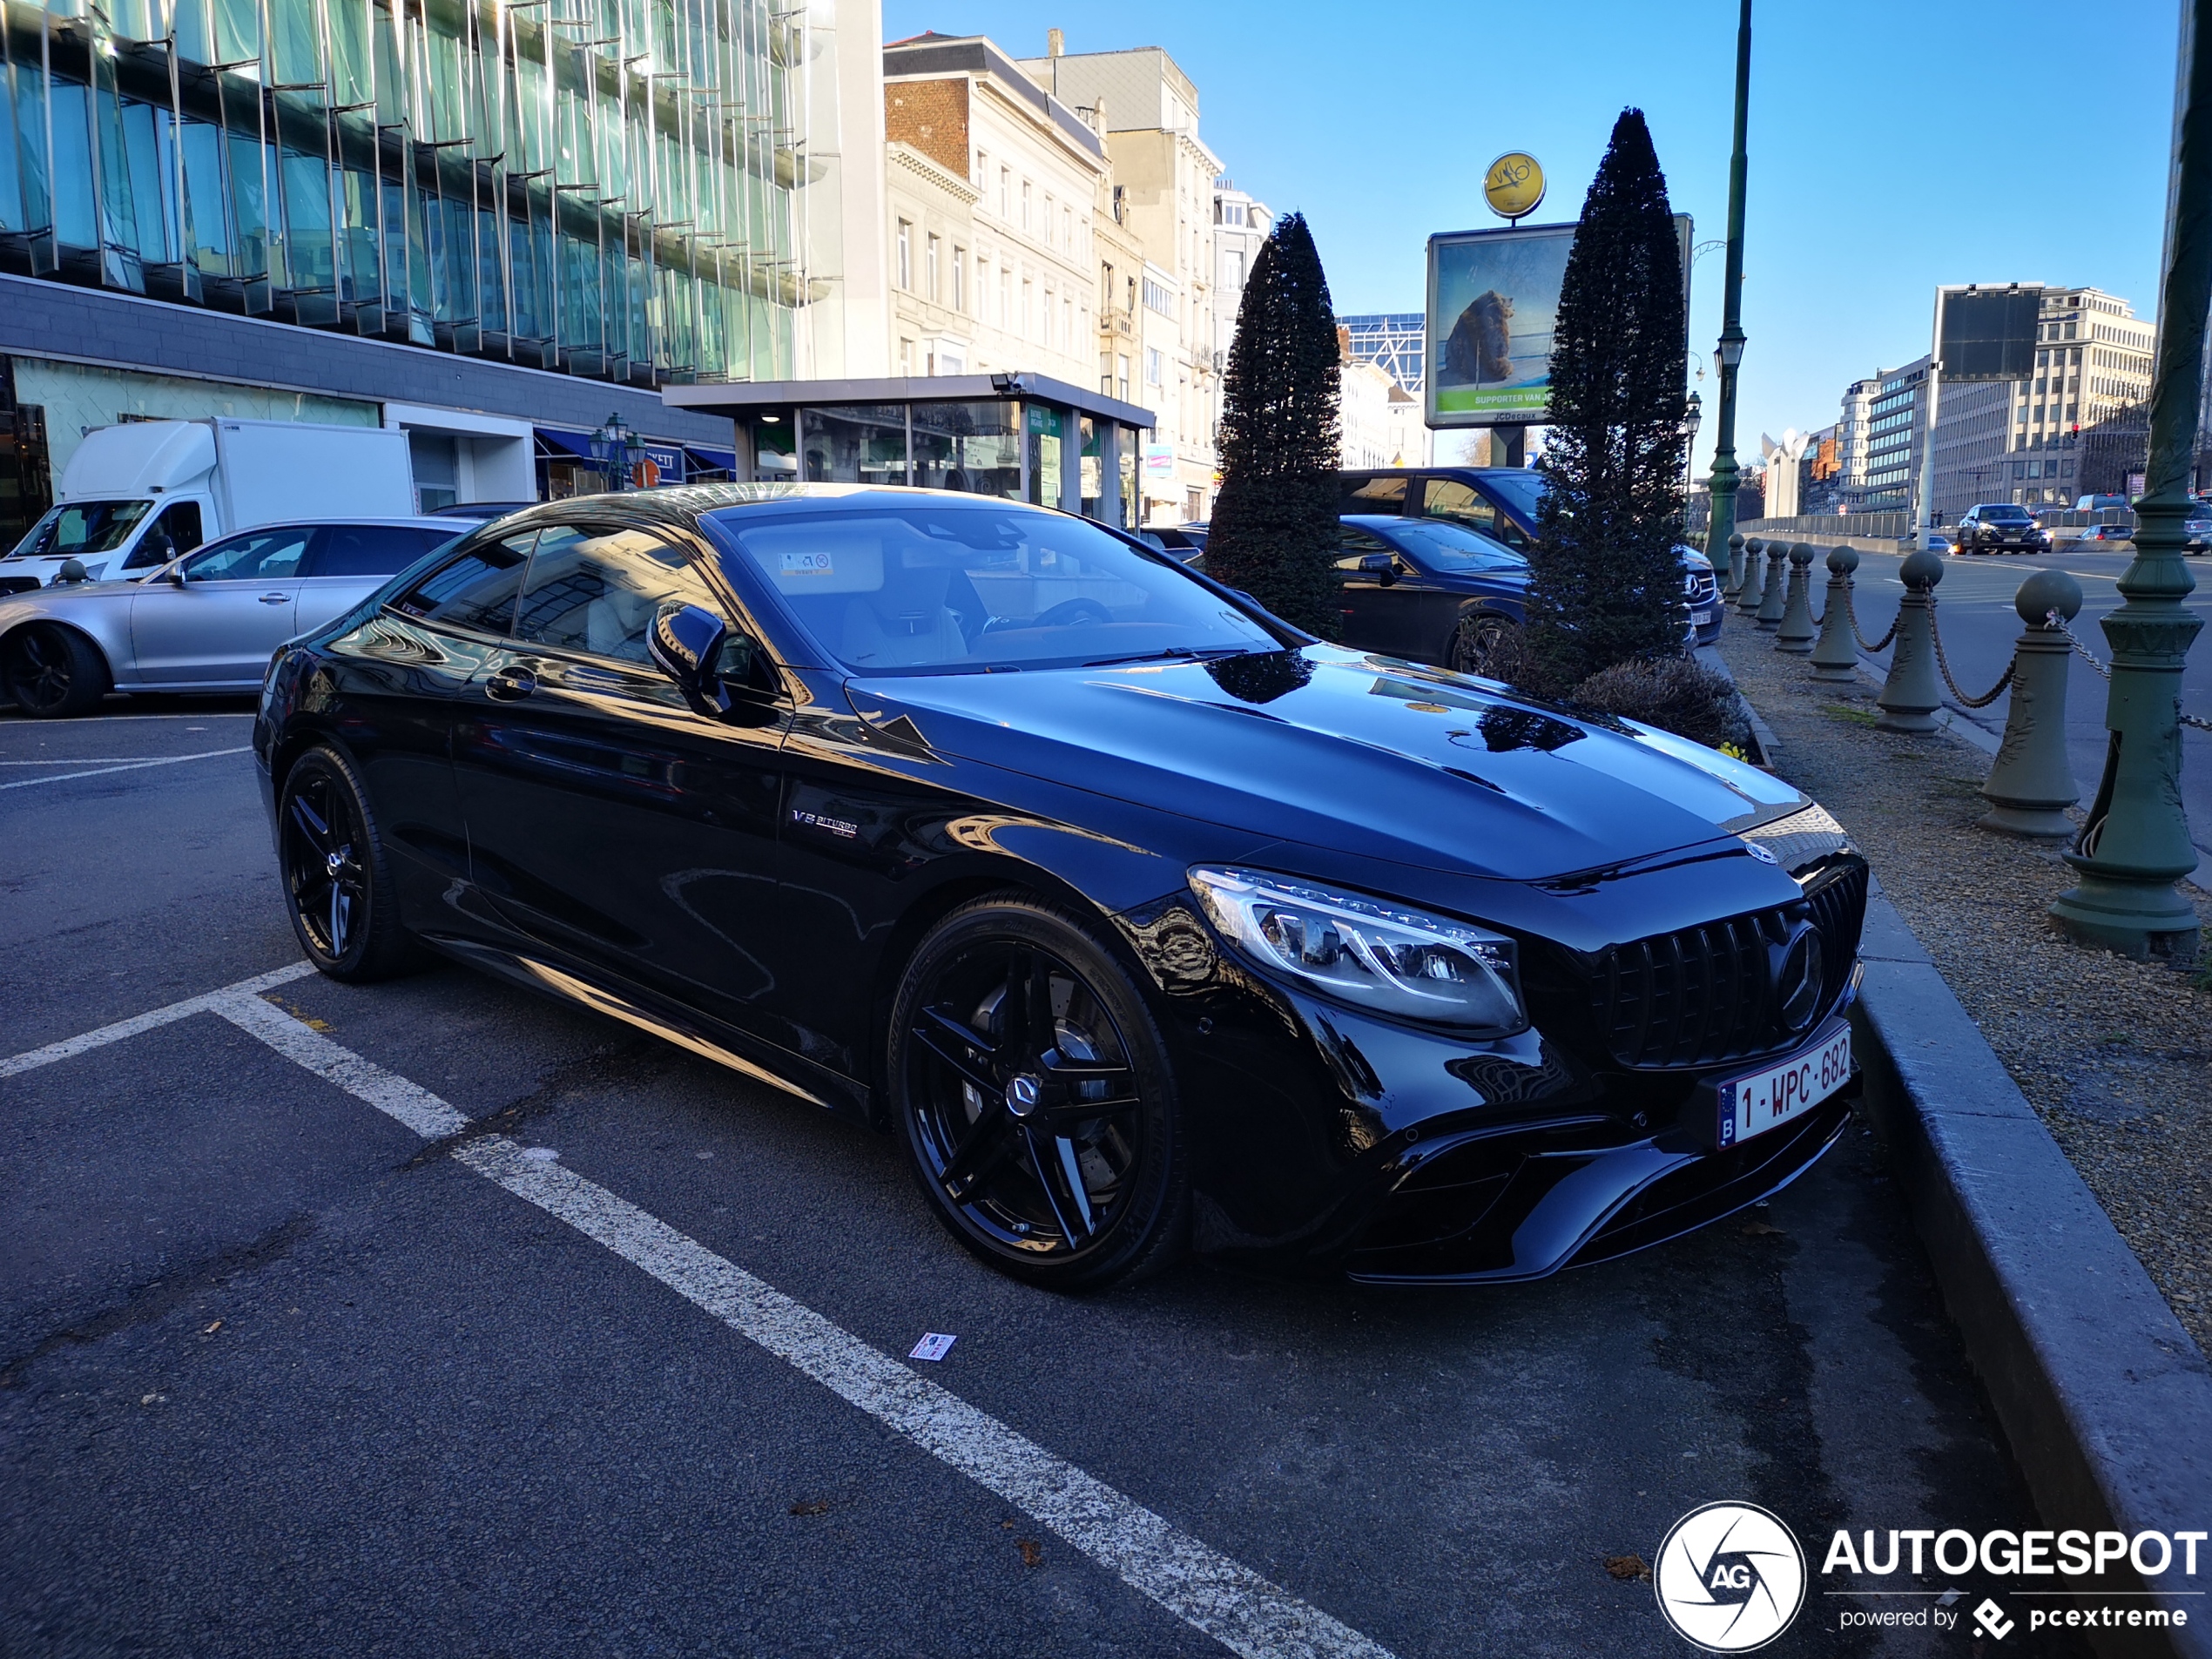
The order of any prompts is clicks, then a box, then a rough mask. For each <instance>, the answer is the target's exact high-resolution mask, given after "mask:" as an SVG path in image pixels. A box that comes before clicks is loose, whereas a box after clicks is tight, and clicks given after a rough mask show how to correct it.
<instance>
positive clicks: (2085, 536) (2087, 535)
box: [2081, 524, 2135, 542]
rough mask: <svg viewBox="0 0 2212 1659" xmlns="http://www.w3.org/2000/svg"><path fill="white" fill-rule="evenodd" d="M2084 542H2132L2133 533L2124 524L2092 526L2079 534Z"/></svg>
mask: <svg viewBox="0 0 2212 1659" xmlns="http://www.w3.org/2000/svg"><path fill="white" fill-rule="evenodd" d="M2081 539H2082V540H2083V541H2085V542H2132V541H2134V539H2135V532H2134V530H2133V529H2129V528H2128V526H2127V525H2125V524H2092V525H2090V526H2089V528H2088V529H2086V530H2083V531H2082V532H2081Z"/></svg>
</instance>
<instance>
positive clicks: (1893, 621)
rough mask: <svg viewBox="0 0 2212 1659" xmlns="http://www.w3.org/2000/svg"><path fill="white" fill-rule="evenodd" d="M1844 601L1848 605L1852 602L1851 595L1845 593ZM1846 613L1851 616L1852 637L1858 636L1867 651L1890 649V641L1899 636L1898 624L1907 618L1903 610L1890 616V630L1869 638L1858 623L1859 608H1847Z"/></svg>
mask: <svg viewBox="0 0 2212 1659" xmlns="http://www.w3.org/2000/svg"><path fill="white" fill-rule="evenodd" d="M1844 604H1845V605H1846V606H1849V605H1850V604H1851V596H1850V595H1849V594H1845V595H1844ZM1844 614H1845V615H1846V616H1848V617H1850V618H1851V635H1852V637H1854V638H1856V639H1857V640H1858V643H1859V644H1860V645H1861V646H1862V647H1863V648H1864V649H1865V650H1867V651H1885V650H1886V649H1888V647H1889V643H1890V642H1891V641H1892V639H1895V638H1896V637H1897V625H1898V623H1900V622H1903V621H1904V620H1905V612H1903V611H1902V610H1900V611H1898V613H1897V615H1896V616H1894V617H1891V618H1890V631H1889V632H1887V633H1885V634H1884V635H1883V636H1882V637H1880V638H1879V639H1869V638H1868V637H1866V631H1865V629H1863V628H1861V627H1860V626H1859V625H1858V610H1857V608H1856V607H1852V608H1851V609H1849V610H1846V611H1845V612H1844Z"/></svg>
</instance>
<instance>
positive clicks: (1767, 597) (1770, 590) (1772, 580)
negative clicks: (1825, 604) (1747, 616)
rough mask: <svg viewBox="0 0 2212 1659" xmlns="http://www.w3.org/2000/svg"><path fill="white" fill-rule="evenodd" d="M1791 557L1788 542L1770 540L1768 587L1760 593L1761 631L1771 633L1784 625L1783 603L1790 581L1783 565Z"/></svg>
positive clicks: (1767, 573)
mask: <svg viewBox="0 0 2212 1659" xmlns="http://www.w3.org/2000/svg"><path fill="white" fill-rule="evenodd" d="M1789 557H1790V547H1789V544H1788V543H1786V542H1775V541H1770V542H1769V543H1767V544H1766V588H1765V590H1764V592H1762V593H1761V594H1760V595H1759V609H1758V624H1759V631H1760V632H1761V633H1763V634H1770V633H1772V632H1773V631H1775V630H1776V629H1777V628H1779V627H1781V626H1782V603H1783V600H1784V597H1786V595H1787V592H1788V589H1789V583H1788V582H1787V581H1786V580H1785V579H1784V577H1783V574H1782V567H1783V565H1784V563H1787V562H1788V560H1789Z"/></svg>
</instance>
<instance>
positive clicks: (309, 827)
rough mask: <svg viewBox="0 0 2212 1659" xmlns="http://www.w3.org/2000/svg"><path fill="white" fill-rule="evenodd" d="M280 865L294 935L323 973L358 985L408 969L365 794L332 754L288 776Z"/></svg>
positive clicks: (322, 752) (280, 815)
mask: <svg viewBox="0 0 2212 1659" xmlns="http://www.w3.org/2000/svg"><path fill="white" fill-rule="evenodd" d="M277 862H278V866H279V868H280V872H281V873H282V875H283V878H284V898H285V907H286V908H287V910H288V911H290V913H291V915H292V931H293V933H295V934H298V935H299V937H300V947H301V948H302V949H304V950H305V951H306V952H307V960H308V961H311V962H313V963H314V965H315V967H316V968H319V969H320V971H321V972H323V973H325V974H328V975H329V976H330V977H331V978H332V979H335V980H344V981H348V982H354V983H358V982H362V981H369V980H378V979H384V978H388V977H389V976H390V975H391V974H395V973H397V972H399V971H400V970H401V968H405V967H406V966H407V965H408V960H409V958H410V957H411V955H412V954H413V947H412V944H411V941H409V940H408V936H407V934H406V933H405V931H404V930H402V929H401V927H400V921H399V915H398V907H397V904H396V902H395V900H394V897H393V889H392V876H391V870H390V867H389V863H388V860H387V859H386V856H385V853H384V847H383V843H382V841H381V840H380V839H379V837H378V835H377V833H376V826H375V823H374V819H372V818H371V816H370V814H369V810H368V794H367V792H366V791H364V790H363V789H362V787H361V779H360V776H359V774H358V773H356V772H355V771H354V766H353V763H352V762H351V761H349V760H348V759H346V757H345V756H344V755H342V754H341V753H339V752H337V751H336V750H335V749H328V748H318V749H310V750H308V751H307V753H306V754H304V755H301V756H300V759H298V760H297V761H295V762H294V763H293V766H292V770H291V771H289V772H287V773H286V774H285V777H284V789H283V792H282V793H281V794H280V796H279V798H278V803H277Z"/></svg>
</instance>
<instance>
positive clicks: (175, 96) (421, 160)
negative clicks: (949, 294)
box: [0, 0, 810, 387]
mask: <svg viewBox="0 0 2212 1659" xmlns="http://www.w3.org/2000/svg"><path fill="white" fill-rule="evenodd" d="M0 6H4V10H5V20H6V28H5V30H4V31H0V43H3V44H0V53H3V54H4V55H3V56H0V266H4V267H6V268H11V269H13V270H15V271H17V272H19V273H28V274H30V275H34V276H42V277H48V278H56V279H60V280H68V281H73V282H78V283H83V284H87V285H92V286H97V287H105V288H110V289H115V290H121V291H125V292H130V293H143V294H146V295H149V296H152V297H155V298H159V299H166V300H174V301H180V302H185V303H189V304H192V305H196V306H204V307H219V308H223V309H227V310H230V311H233V312H237V313H241V314H246V315H248V316H268V317H273V318H275V319H278V320H284V321H289V322H296V323H300V324H304V325H309V326H312V327H321V328H329V329H339V330H346V331H351V332H356V333H358V334H363V335H368V336H372V337H376V338H381V339H386V340H395V341H411V342H413V343H415V344H416V345H419V346H427V347H439V348H443V349H446V350H449V351H454V352H461V353H467V354H474V355H478V356H482V357H488V358H493V359H496V360H499V361H514V362H517V363H522V364H525V365H528V366H529V367H531V368H545V369H556V370H561V371H565V372H567V373H570V374H583V375H591V376H597V377H604V378H607V379H611V380H615V381H621V382H624V383H625V384H629V385H633V386H647V387H650V386H661V385H671V384H673V385H682V384H688V383H691V382H696V381H725V380H752V379H760V380H780V379H787V378H789V377H790V376H791V375H792V374H793V373H794V371H795V365H794V362H793V354H794V353H793V333H794V327H793V324H794V316H795V313H796V310H797V307H798V306H799V304H800V303H801V302H802V300H803V299H804V297H805V292H806V270H805V267H804V260H803V258H802V249H801V241H802V238H801V221H800V214H799V201H798V198H799V191H800V189H801V181H802V179H803V178H804V177H805V176H806V170H807V162H806V146H805V144H804V142H803V134H804V133H805V132H806V111H805V108H804V105H805V100H806V76H805V73H804V70H803V65H804V64H805V63H806V57H807V53H808V51H809V44H810V43H809V40H808V36H807V31H808V29H809V26H810V25H809V24H808V23H807V20H806V10H805V9H804V8H803V7H798V8H793V7H791V6H788V5H784V6H780V7H779V6H778V5H775V4H772V3H771V0H48V3H46V4H45V5H44V6H43V7H42V6H39V5H36V4H29V3H24V0H0Z"/></svg>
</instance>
